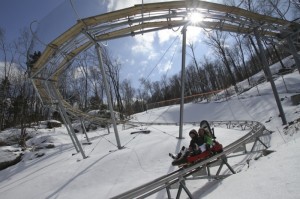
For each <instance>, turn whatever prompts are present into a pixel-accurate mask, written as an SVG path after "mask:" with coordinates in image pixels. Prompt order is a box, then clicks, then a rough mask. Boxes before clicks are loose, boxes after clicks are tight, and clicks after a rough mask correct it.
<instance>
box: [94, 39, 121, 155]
mask: <svg viewBox="0 0 300 199" xmlns="http://www.w3.org/2000/svg"><path fill="white" fill-rule="evenodd" d="M95 50H96V53H97V56H98V60H99V68H100V71H101V74H102V78H103V82H104V87H105V92H106V97H107V102H108V106H109V110H110V117H111V120H112V123H113V127H114V131H115V137H116V141H117V145H118V149H122V146H121V142H120V138H119V133H118V128H117V122H116V117H115V113H114V110H113V106H112V101H111V96H110V93H109V87H108V83H107V79H106V74H105V71H104V67H103V61H102V54H101V49H100V45H99V44H98V43H96V42H95Z"/></svg>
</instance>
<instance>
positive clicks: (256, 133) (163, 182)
mask: <svg viewBox="0 0 300 199" xmlns="http://www.w3.org/2000/svg"><path fill="white" fill-rule="evenodd" d="M210 123H211V124H214V125H221V124H224V125H247V126H249V127H250V128H251V131H250V132H249V133H247V134H246V135H244V136H243V137H241V138H239V139H238V140H236V141H235V142H233V143H231V144H230V145H228V146H226V147H224V150H223V152H222V153H219V154H217V155H214V156H212V157H210V158H208V159H206V160H204V161H201V162H199V163H196V164H194V165H191V166H189V167H187V168H181V169H179V170H177V171H174V172H172V173H169V174H167V175H164V176H161V177H159V178H157V179H154V180H152V181H151V182H148V183H146V184H143V185H141V186H139V187H136V188H134V189H131V190H129V191H126V192H124V193H122V194H120V195H117V196H114V197H113V198H112V199H132V198H145V197H148V196H150V195H152V194H154V193H157V192H158V191H161V190H163V189H166V190H167V193H168V197H169V198H170V193H169V189H170V186H171V185H172V184H175V183H180V186H181V187H182V188H183V189H184V190H185V191H186V193H187V194H188V195H189V197H190V198H192V196H191V193H190V192H189V191H188V188H187V186H186V185H185V183H184V180H185V179H186V177H188V176H190V175H192V174H193V173H195V172H197V171H199V170H200V169H201V168H203V167H204V166H206V165H207V164H209V163H212V162H215V161H218V160H224V157H226V156H227V155H229V154H231V153H233V152H234V151H236V150H237V149H238V148H240V147H241V146H244V145H245V144H247V143H249V142H250V141H254V144H253V147H254V145H255V144H256V141H257V139H259V137H260V136H262V135H263V134H264V132H265V131H266V129H265V126H264V125H263V124H261V123H259V122H256V121H213V122H210ZM144 124H145V123H144ZM148 124H149V123H148ZM151 124H154V123H151ZM170 124H171V123H170ZM173 124H174V123H173ZM192 124H194V123H192ZM264 146H265V147H267V146H266V145H264ZM253 147H252V149H253ZM223 163H224V164H226V163H227V162H225V161H224V162H223ZM222 165H223V164H222ZM227 166H229V165H227ZM221 168H222V166H220V168H219V170H218V172H217V175H219V173H220V170H221ZM229 169H230V170H231V172H232V173H235V172H234V171H233V170H232V168H230V167H229ZM178 192H179V191H178ZM179 194H180V193H179Z"/></svg>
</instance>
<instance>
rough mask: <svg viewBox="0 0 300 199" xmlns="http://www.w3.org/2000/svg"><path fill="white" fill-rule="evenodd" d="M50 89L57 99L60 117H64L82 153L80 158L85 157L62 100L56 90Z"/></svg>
mask: <svg viewBox="0 0 300 199" xmlns="http://www.w3.org/2000/svg"><path fill="white" fill-rule="evenodd" d="M51 89H52V93H53V95H54V97H55V99H57V101H58V106H59V109H60V114H61V116H62V117H64V118H65V121H64V122H65V125H66V126H68V127H69V130H70V132H71V135H72V136H73V138H74V140H75V143H76V144H75V145H76V146H77V147H78V149H79V151H80V153H81V155H82V158H83V159H85V158H87V157H86V156H85V153H84V151H83V149H82V146H81V144H80V142H79V140H78V138H77V136H76V134H75V131H74V129H73V127H72V124H71V121H70V120H69V117H68V115H67V112H66V110H65V108H64V107H63V105H62V102H61V100H60V98H59V96H58V94H57V93H56V90H55V89H53V88H51ZM75 145H74V146H75ZM76 146H75V148H76ZM77 152H78V151H77Z"/></svg>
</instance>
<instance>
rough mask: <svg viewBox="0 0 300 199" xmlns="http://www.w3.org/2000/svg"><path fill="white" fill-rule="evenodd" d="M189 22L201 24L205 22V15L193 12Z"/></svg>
mask: <svg viewBox="0 0 300 199" xmlns="http://www.w3.org/2000/svg"><path fill="white" fill-rule="evenodd" d="M189 20H190V22H191V23H192V24H197V23H200V22H201V21H202V20H203V15H202V14H201V13H199V12H191V13H190V15H189Z"/></svg>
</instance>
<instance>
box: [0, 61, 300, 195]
mask: <svg viewBox="0 0 300 199" xmlns="http://www.w3.org/2000/svg"><path fill="white" fill-rule="evenodd" d="M285 61H286V62H290V58H287V59H286V60H285ZM276 67H278V65H274V66H272V69H273V70H274V71H277V70H275V69H274V68H276ZM283 78H284V81H283ZM283 78H282V77H281V76H278V78H276V80H275V84H276V86H277V88H278V92H279V95H280V98H281V103H282V106H283V109H284V112H285V114H286V118H287V121H288V122H289V125H286V126H282V121H281V118H280V117H278V109H277V106H276V102H275V99H274V96H273V94H272V90H271V88H270V83H268V82H264V83H262V84H259V85H258V86H257V87H253V88H251V89H250V90H248V91H247V92H244V93H242V94H240V95H238V96H237V95H234V96H232V97H231V99H230V100H228V101H226V100H223V101H211V102H209V103H201V102H199V103H189V104H185V106H184V122H199V121H201V120H203V119H205V120H209V121H215V120H254V121H259V122H261V123H262V124H264V125H265V126H266V128H267V129H268V130H270V131H272V132H273V133H272V134H271V136H270V139H269V140H268V143H267V144H268V145H270V148H269V149H270V150H274V151H275V152H273V153H271V154H270V155H268V156H261V154H255V155H254V156H251V157H247V158H248V159H247V161H246V160H244V161H236V163H233V166H234V167H235V168H238V173H237V174H235V175H231V176H230V177H228V178H226V179H224V180H212V179H210V180H208V179H202V180H192V181H188V182H187V184H188V186H189V188H190V190H191V191H192V194H193V196H194V197H195V198H208V199H219V198H220V196H222V198H230V199H235V198H236V199H239V198H272V199H274V198H275V199H277V198H278V199H282V198H288V199H292V198H293V199H294V198H297V197H299V195H300V190H299V188H298V186H299V183H300V174H299V172H298V171H299V169H300V165H299V164H298V163H299V162H300V140H299V136H300V130H299V128H300V119H299V118H300V105H292V102H291V96H292V95H295V94H297V93H299V92H300V74H299V72H298V71H297V70H296V71H294V72H293V73H290V74H287V75H284V76H283ZM258 79H259V78H258ZM284 83H285V85H284ZM240 86H242V87H244V88H246V87H247V84H246V82H243V83H241V84H240ZM132 121H136V122H158V123H178V121H179V105H174V106H169V107H162V108H157V109H152V110H148V111H147V112H143V113H139V114H136V115H134V117H133V120H132ZM193 128H198V126H193V125H184V127H183V129H184V137H186V138H185V139H182V140H179V139H177V138H176V137H177V136H178V130H179V127H178V126H176V125H151V126H150V125H144V126H137V127H135V128H128V129H124V126H123V125H119V126H118V129H119V136H120V140H121V144H122V146H124V149H122V150H118V149H117V147H116V145H117V144H116V140H115V136H114V133H110V134H108V133H107V130H105V129H102V130H99V129H98V130H96V131H92V132H89V133H88V136H89V138H90V139H91V141H92V144H91V145H83V148H84V151H85V153H86V155H87V156H88V158H86V159H82V157H81V155H80V154H75V155H72V154H74V153H75V149H74V147H73V145H72V142H71V140H70V138H69V137H68V134H67V131H66V129H65V128H64V127H59V128H53V129H46V128H45V127H44V126H36V128H33V129H29V130H28V132H30V133H31V135H32V139H30V140H28V142H27V144H28V146H30V147H29V149H28V150H26V151H25V152H24V156H23V159H22V161H21V162H19V163H18V164H16V165H14V166H11V167H9V168H7V169H5V170H2V171H0V196H1V199H11V198H14V199H21V198H22V199H24V198H25V199H40V198H47V199H52V198H53V199H54V198H56V199H58V198H61V199H68V198H70V199H71V198H72V199H75V198H76V199H77V198H78V199H81V198H98V199H99V198H101V199H102V198H103V199H106V198H111V197H113V196H116V195H118V194H121V193H123V192H125V191H127V190H129V189H132V188H135V187H137V186H139V185H141V184H144V183H147V182H149V181H151V180H153V179H155V178H158V177H160V176H162V175H165V174H167V173H170V172H172V171H175V170H176V169H178V168H177V167H173V166H172V165H171V159H170V158H169V157H168V153H169V152H172V153H174V152H177V151H178V150H179V149H180V148H181V147H182V146H184V145H185V146H186V145H188V143H189V138H188V135H187V133H188V132H189V130H191V129H193ZM140 129H147V130H150V131H151V132H150V133H149V134H131V133H132V132H134V131H137V130H140ZM248 131H249V129H245V130H242V129H240V128H234V129H228V128H226V126H219V127H215V132H216V135H217V138H218V141H220V142H221V143H222V144H223V145H224V146H226V145H228V144H230V143H232V142H233V141H235V140H236V139H238V138H239V137H241V136H242V135H244V134H246V133H247V132H248ZM111 132H113V130H111ZM14 133H16V134H17V133H18V131H17V130H15V129H10V130H7V131H5V132H2V133H1V134H0V138H2V139H4V137H8V136H9V135H12V134H14ZM78 136H79V139H80V141H82V142H85V140H86V139H85V138H84V135H83V134H78ZM49 144H52V145H54V148H50V147H49V148H47V147H46V146H48V145H49ZM1 149H2V150H11V151H12V150H15V149H16V147H15V146H10V147H1ZM226 172H228V171H226V170H224V173H226ZM171 193H172V196H173V197H175V194H176V192H171ZM149 198H156V199H161V198H167V196H166V193H165V190H163V191H161V192H159V193H157V194H154V195H152V196H151V197H149ZM182 198H187V196H186V195H185V194H184V193H182Z"/></svg>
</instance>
